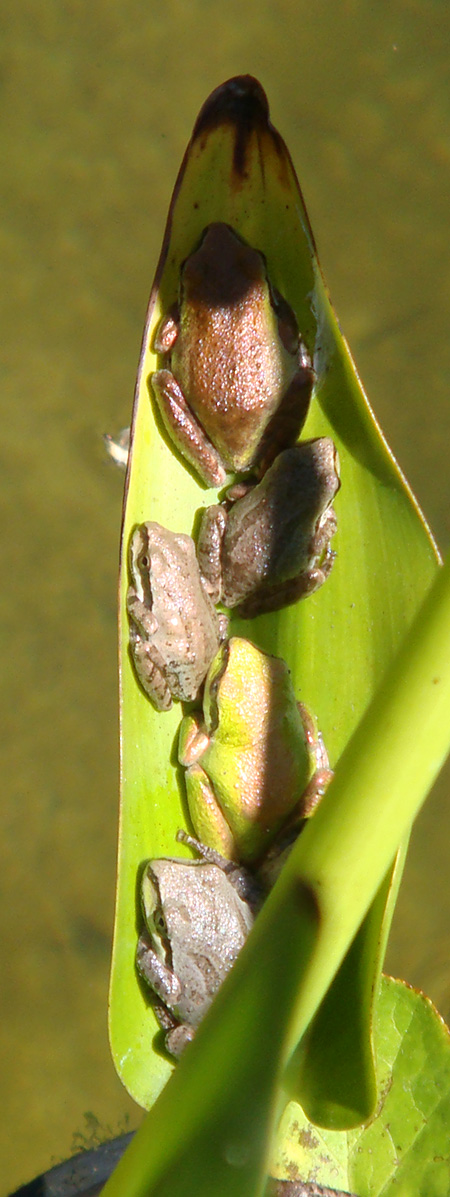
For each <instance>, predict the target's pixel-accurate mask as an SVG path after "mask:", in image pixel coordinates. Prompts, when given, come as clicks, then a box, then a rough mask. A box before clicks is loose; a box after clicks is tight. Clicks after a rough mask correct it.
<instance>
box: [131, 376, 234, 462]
mask: <svg viewBox="0 0 450 1197" xmlns="http://www.w3.org/2000/svg"><path fill="white" fill-rule="evenodd" d="M150 383H151V386H152V390H153V394H154V396H155V399H156V402H157V404H158V409H159V412H160V415H161V418H162V421H163V424H164V426H165V428H166V429H167V432H168V433H169V436H170V438H171V441H172V442H174V444H175V445H176V446H177V447H178V449H179V451H180V453H182V455H183V457H185V458H186V461H188V462H189V464H190V465H192V466H193V467H194V469H195V471H196V473H198V474H200V477H201V478H202V479H203V481H204V482H206V484H207V486H223V483H224V482H225V479H226V476H227V473H226V470H225V467H224V466H223V464H222V459H221V457H220V454H219V453H218V452H217V449H215V448H214V445H212V444H211V441H210V440H208V437H207V436H206V433H205V432H204V431H203V428H202V427H201V425H200V424H199V423H198V422H197V420H196V419H195V416H194V415H193V413H192V412H191V410H190V408H189V406H188V404H187V403H186V400H185V398H184V395H183V392H182V390H181V388H180V387H179V386H178V383H177V381H176V379H175V378H174V376H173V374H171V372H170V370H156V371H155V373H154V374H151V375H150Z"/></svg>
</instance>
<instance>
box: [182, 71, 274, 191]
mask: <svg viewBox="0 0 450 1197" xmlns="http://www.w3.org/2000/svg"><path fill="white" fill-rule="evenodd" d="M224 124H230V125H233V126H234V128H235V130H236V142H235V152H234V161H233V165H234V169H235V171H236V172H237V174H239V175H242V174H243V173H244V170H245V158H246V147H247V145H248V141H249V138H250V137H251V134H252V133H253V132H255V131H257V130H258V129H259V130H262V129H264V130H267V129H268V128H269V127H270V125H269V105H268V102H267V96H266V93H265V91H264V89H263V88H262V87H261V84H260V83H258V80H257V79H254V77H253V75H235V76H234V78H233V79H227V81H226V83H221V85H220V87H216V88H215V90H214V91H212V92H211V95H210V96H208V99H207V100H206V101H205V103H204V105H203V108H201V109H200V112H199V115H198V117H197V120H196V123H195V126H194V132H193V134H192V141H195V140H196V139H197V138H201V137H203V136H204V135H205V134H207V133H210V132H211V131H212V130H214V129H217V128H218V127H219V126H220V125H224Z"/></svg>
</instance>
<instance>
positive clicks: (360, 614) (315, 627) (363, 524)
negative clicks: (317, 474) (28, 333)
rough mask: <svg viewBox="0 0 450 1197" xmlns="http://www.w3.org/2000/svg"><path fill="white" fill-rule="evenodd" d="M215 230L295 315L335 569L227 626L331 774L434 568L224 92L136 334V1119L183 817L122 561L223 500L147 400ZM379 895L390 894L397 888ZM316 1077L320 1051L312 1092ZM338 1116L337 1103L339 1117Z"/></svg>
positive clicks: (124, 721) (132, 876) (147, 1097)
mask: <svg viewBox="0 0 450 1197" xmlns="http://www.w3.org/2000/svg"><path fill="white" fill-rule="evenodd" d="M213 220H222V221H226V222H228V223H229V224H231V225H232V226H233V227H234V228H236V229H237V230H238V231H239V233H240V234H241V235H242V236H243V237H244V238H246V239H247V240H248V241H249V242H250V243H251V244H252V245H254V246H255V247H257V248H258V249H260V250H262V251H263V252H264V254H265V255H266V259H267V265H268V272H269V276H270V278H271V280H272V282H273V284H274V286H275V287H277V288H278V289H279V290H280V291H281V293H282V294H283V295H284V296H285V297H286V299H287V300H288V301H289V303H290V304H291V306H292V307H293V308H294V310H295V312H296V315H297V319H298V323H299V327H300V329H301V332H302V336H303V338H304V340H305V341H306V344H307V346H308V349H309V351H310V353H311V354H312V355H313V356H314V363H315V368H316V372H317V386H316V389H315V395H314V399H313V402H312V405H311V411H310V415H309V417H308V421H307V424H306V427H305V429H304V436H305V437H309V436H317V435H331V436H332V437H333V439H334V441H335V442H336V444H337V446H338V449H339V454H340V460H341V476H342V488H341V491H340V493H339V495H338V497H337V500H336V511H337V515H338V521H339V530H338V534H337V536H336V538H335V543H334V547H335V548H336V550H337V554H338V555H337V561H336V565H335V567H334V570H333V572H332V575H331V577H330V579H329V580H328V581H327V583H326V585H325V586H324V587H323V588H322V589H321V590H320V591H319V592H318V593H317V594H316V595H313V596H312V597H310V598H308V599H307V600H306V601H305V602H303V603H299V604H297V605H296V606H294V607H290V608H288V609H286V610H284V611H281V612H278V613H276V614H274V615H270V616H266V617H261V618H259V619H257V620H253V621H251V622H244V621H238V620H232V625H231V630H232V632H238V633H239V634H244V635H247V636H250V637H251V639H252V640H254V641H255V642H256V643H257V644H259V645H260V646H261V647H262V648H264V649H265V650H267V651H270V652H273V653H276V654H278V655H280V656H282V657H284V658H285V659H286V660H287V662H288V664H289V667H290V669H291V671H292V676H293V680H294V685H295V688H296V691H297V693H298V696H299V697H301V699H302V700H303V701H304V702H305V703H306V704H307V705H308V706H309V707H310V708H311V709H312V710H313V711H314V712H315V714H316V715H317V716H318V719H319V725H320V727H321V730H322V732H323V735H324V739H325V743H326V745H327V748H328V751H329V753H330V757H331V761H332V764H333V765H335V764H337V762H338V761H339V758H340V756H341V753H342V751H343V749H344V748H345V745H346V744H347V742H348V740H349V737H350V736H351V734H352V732H353V731H354V729H355V727H356V726H357V724H358V722H359V720H360V718H361V715H362V714H363V712H364V710H365V709H366V707H367V704H368V702H369V701H370V698H371V697H372V695H373V693H374V691H375V689H376V687H377V685H378V684H379V682H380V679H381V678H382V676H383V674H384V671H385V669H386V667H387V665H388V664H389V662H390V661H391V659H392V657H393V656H394V654H395V651H396V649H397V648H398V646H399V645H400V643H401V641H402V639H403V637H404V635H405V633H406V631H407V629H408V626H409V625H410V623H411V620H412V618H413V616H414V614H415V612H416V610H417V608H418V606H419V605H420V602H421V600H422V598H423V596H424V594H425V592H426V590H427V589H428V587H429V585H430V582H431V580H432V577H433V574H434V572H435V570H436V566H437V557H436V551H435V549H434V546H433V544H432V542H431V539H430V536H429V533H428V531H427V529H426V527H425V525H424V523H423V520H422V518H421V516H420V513H419V512H418V510H417V507H416V505H415V503H414V501H413V499H412V496H411V494H410V492H409V491H408V488H407V486H406V484H405V482H404V480H403V478H402V476H401V474H400V472H399V470H398V467H397V465H396V463H395V462H394V461H393V459H392V457H391V455H390V454H389V451H388V449H387V446H386V444H385V442H384V440H383V438H382V435H381V433H380V431H379V429H378V427H377V425H376V422H375V420H374V418H373V415H372V413H371V411H370V408H369V407H368V404H367V401H366V399H365V396H364V393H363V391H362V388H361V385H360V383H359V380H358V377H357V374H356V371H355V368H354V365H353V363H352V360H351V357H350V354H349V351H348V348H347V346H346V343H345V341H344V339H343V337H342V334H341V333H340V330H339V328H338V325H337V321H336V318H335V316H334V313H333V310H332V308H331V306H330V303H329V299H328V295H327V292H326V289H325V286H324V283H323V280H322V276H321V274H320V270H319V266H318V262H317V258H316V255H315V250H314V243H313V238H312V234H311V230H310V226H309V222H308V217H307V214H306V211H305V208H304V205H303V201H302V198H301V195H300V192H299V188H298V183H297V179H296V176H295V174H294V171H293V168H292V165H291V162H290V158H289V155H288V153H287V150H286V147H285V146H284V143H283V142H282V140H281V138H280V136H279V134H278V133H276V131H275V130H274V129H273V128H272V126H271V125H270V123H269V121H268V112H267V106H266V101H265V97H264V93H263V92H262V90H261V89H260V87H259V85H258V84H257V83H256V81H254V80H251V79H245V78H244V79H243V80H237V81H236V80H235V81H230V82H229V83H228V84H225V85H224V86H223V88H219V89H218V90H217V92H216V93H213V95H212V97H210V99H209V101H207V104H206V105H205V107H204V109H202V112H201V113H200V117H199V119H198V121H197V124H196V126H195V129H194V133H193V137H192V139H191V142H190V144H189V146H188V150H187V152H186V155H185V159H184V161H183V164H182V167H181V171H180V175H179V178H178V180H177V184H176V187H175V192H174V197H173V200H172V204H171V209H170V212H169V219H168V225H167V229H166V234H165V238H164V243H163V250H162V254H161V258H160V262H159V265H158V268H157V272H156V279H155V284H154V287H153V290H152V295H151V299H150V306H149V313H148V318H147V324H146V329H145V333H144V341H143V347H142V355H141V361H140V366H139V373H138V381H137V387H136V396H135V405H134V411H133V425H132V449H131V455H130V464H129V470H128V474H127V482H126V505H125V513H124V526H123V539H122V572H121V588H120V594H121V608H120V610H121V630H120V643H121V734H122V757H121V816H120V833H119V867H118V890H117V906H116V922H115V935H114V952H113V966H112V978H111V994H110V1037H111V1046H112V1051H113V1056H114V1059H115V1063H116V1067H117V1070H118V1072H119V1075H120V1076H121V1078H122V1080H123V1082H124V1084H125V1085H126V1087H127V1088H128V1089H129V1091H130V1093H131V1094H132V1095H133V1096H134V1097H135V1099H136V1100H137V1101H139V1102H140V1103H141V1104H142V1105H144V1106H150V1105H151V1103H152V1102H153V1101H154V1099H155V1097H156V1096H157V1095H158V1093H159V1092H160V1090H161V1088H162V1086H163V1085H164V1084H165V1082H166V1080H167V1079H168V1077H169V1075H170V1073H171V1070H172V1065H171V1064H170V1063H169V1061H168V1060H167V1059H166V1057H165V1056H164V1055H163V1054H161V1049H160V1039H158V1040H157V1041H156V1043H155V1032H156V1023H155V1019H154V1016H153V1013H152V1010H151V1007H150V1005H149V1002H148V1000H147V997H146V995H145V994H144V993H143V990H142V988H141V987H140V986H139V984H138V982H137V978H136V973H135V968H134V953H135V945H136V939H137V934H138V918H139V912H138V910H137V903H136V885H137V876H138V871H139V868H140V866H141V864H142V862H143V861H144V860H146V859H148V858H149V857H152V856H159V855H173V854H174V852H175V834H176V831H177V829H178V827H179V826H181V825H184V824H185V822H186V819H185V806H184V795H183V788H182V782H181V783H180V777H179V774H178V771H177V769H176V763H175V762H176V747H175V745H176V736H177V731H178V726H179V722H180V719H181V713H182V712H181V709H180V708H179V707H177V705H176V704H175V706H174V708H173V709H172V711H170V712H169V713H165V714H158V713H156V712H155V711H153V709H152V707H151V705H150V703H149V702H148V700H147V699H146V698H145V696H144V695H143V693H142V692H141V690H140V689H139V687H138V685H137V683H136V679H135V676H134V673H133V671H132V669H131V664H130V660H129V657H128V652H127V639H128V628H127V619H126V613H125V593H126V585H127V568H126V559H127V545H128V541H129V535H130V532H131V529H132V528H133V526H134V524H135V523H137V522H140V521H142V520H144V519H154V520H158V521H159V522H160V523H162V524H164V525H165V526H167V527H169V528H171V529H174V530H177V531H185V532H191V531H192V528H193V525H194V521H195V517H196V513H197V512H198V511H199V509H200V508H201V507H202V506H205V505H209V504H210V503H211V502H214V501H215V497H216V494H215V492H214V491H207V492H205V490H204V489H203V488H202V487H201V486H200V484H199V483H198V481H197V480H196V478H195V477H194V476H193V475H192V474H191V472H190V471H189V470H188V469H187V468H186V466H185V465H184V464H183V463H182V462H181V461H180V460H179V458H178V456H177V454H176V453H175V451H174V449H173V446H172V445H171V444H169V443H168V442H167V440H166V438H165V435H163V434H161V430H160V428H159V426H158V424H157V422H155V418H154V411H153V406H152V402H151V397H150V391H149V386H148V376H149V373H150V372H151V371H152V369H154V368H155V366H156V364H157V363H156V358H155V356H154V354H153V353H152V348H151V347H152V338H153V334H154V330H155V327H156V324H157V323H158V321H159V318H160V315H161V314H162V313H163V312H165V311H166V310H167V309H168V308H169V307H170V306H171V304H172V303H173V302H174V301H175V299H176V297H177V286H178V278H179V271H180V266H181V263H182V261H183V260H184V259H185V258H186V257H187V256H188V255H189V254H190V253H191V252H192V250H193V249H194V248H195V246H196V245H197V244H198V241H199V238H200V236H201V233H202V231H203V229H204V228H205V226H206V225H207V224H209V223H210V222H211V221H213ZM308 830H309V829H308ZM176 851H177V854H178V853H179V852H180V849H178V848H177V849H176ZM391 859H392V858H391ZM388 864H389V861H388V862H387V865H388ZM344 880H345V878H344V879H342V878H341V883H344ZM379 880H380V884H381V882H382V877H380V879H379ZM383 884H385V885H386V886H387V889H388V890H389V883H388V882H385V883H383ZM390 892H392V891H390ZM381 920H382V914H381V913H380V902H378V908H377V909H376V910H375V909H374V911H372V912H370V913H369V915H368V924H367V930H366V932H365V933H362V934H361V937H360V945H359V948H358V958H359V961H361V959H362V958H364V968H363V972H359V973H358V968H356V969H355V968H352V971H351V976H350V979H349V985H350V986H352V987H353V994H351V993H350V992H348V991H347V996H348V1009H349V1010H352V1009H354V1008H355V1003H356V1002H358V1001H359V1000H360V997H361V981H360V978H361V977H362V980H363V987H365V992H366V1006H365V1014H364V1019H363V1022H362V1025H361V1029H360V1035H359V1036H357V1035H355V1036H354V1037H353V1041H352V1048H353V1052H354V1059H355V1061H358V1060H359V1061H360V1063H362V1064H364V1065H365V1076H362V1075H361V1076H360V1077H359V1081H358V1084H359V1085H360V1090H359V1091H358V1086H357V1085H355V1091H354V1094H353V1099H354V1110H353V1120H355V1117H357V1111H358V1110H360V1111H361V1110H366V1111H367V1110H368V1108H370V1103H371V1102H372V1104H373V1083H372V1082H371V1076H370V1070H371V1061H370V1059H369V1056H370V1050H369V1051H368V1050H367V1043H368V1035H369V1032H370V1001H369V1000H368V996H369V989H374V988H375V982H376V975H377V971H378V969H379V967H380V963H381V951H380V945H381V944H382V942H383V938H384V932H383V929H382V927H381ZM368 943H371V945H372V946H371V948H370V951H369V953H368ZM377 945H378V946H377ZM368 956H369V958H368ZM358 967H360V966H358ZM361 967H362V966H361ZM364 969H365V970H366V971H365V972H364ZM370 970H371V974H370V975H371V977H372V983H371V986H369V988H368V977H369V973H370ZM315 1067H316V1065H315V1055H314V1050H312V1052H311V1054H310V1064H309V1071H310V1075H311V1076H314V1071H315ZM359 1072H360V1070H358V1074H359ZM299 1075H300V1074H299ZM318 1080H319V1082H320V1061H319V1063H318ZM319 1100H321V1099H320V1097H319ZM338 1106H339V1099H338V1096H336V1100H335V1113H336V1109H337V1107H338ZM355 1112H356V1113H355Z"/></svg>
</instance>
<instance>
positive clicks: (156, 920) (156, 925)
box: [152, 906, 167, 939]
mask: <svg viewBox="0 0 450 1197" xmlns="http://www.w3.org/2000/svg"><path fill="white" fill-rule="evenodd" d="M152 924H153V930H154V931H155V932H156V934H157V935H159V937H160V938H161V939H164V938H167V924H166V920H165V918H164V915H163V912H162V910H161V907H160V906H157V907H156V909H155V910H154V911H153V915H152Z"/></svg>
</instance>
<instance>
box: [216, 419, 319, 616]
mask: <svg viewBox="0 0 450 1197" xmlns="http://www.w3.org/2000/svg"><path fill="white" fill-rule="evenodd" d="M339 487H340V477H339V458H338V454H337V451H336V447H335V445H334V442H333V441H332V440H331V438H330V437H317V438H316V439H314V440H309V441H303V442H302V443H301V444H298V445H294V446H292V447H291V448H289V449H284V450H283V451H282V452H281V453H279V455H278V457H277V458H276V460H275V461H274V463H273V465H271V466H270V468H269V469H268V470H267V472H266V473H265V474H264V476H263V478H262V479H261V481H260V482H259V483H257V485H255V486H248V485H246V484H238V485H237V486H234V487H231V488H230V489H229V490H228V492H227V495H226V500H225V502H223V503H220V504H213V505H211V506H210V507H207V508H206V509H205V511H204V514H203V517H202V520H201V524H200V530H199V536H198V541H197V558H198V562H199V565H200V572H201V574H202V577H203V579H204V581H205V584H206V587H207V590H208V593H209V594H210V596H211V598H212V600H213V602H214V603H217V602H219V601H221V602H223V603H224V604H225V606H226V607H229V608H234V607H237V611H238V614H239V615H241V616H242V617H243V618H244V619H250V618H252V617H253V616H256V615H259V614H262V613H265V612H268V611H275V610H277V609H279V608H280V607H284V606H287V605H289V604H290V603H295V602H297V600H298V599H300V598H305V597H306V596H307V595H310V594H313V593H314V591H316V590H318V589H319V587H320V586H322V585H323V583H324V582H325V580H326V579H327V578H328V576H329V574H330V572H331V569H332V566H333V563H334V560H335V556H336V554H335V553H334V552H333V551H332V550H331V548H330V541H331V538H332V537H333V536H334V533H335V532H336V528H337V520H336V514H335V511H334V508H333V507H332V502H333V499H334V497H335V495H336V494H337V491H338V490H339Z"/></svg>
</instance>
